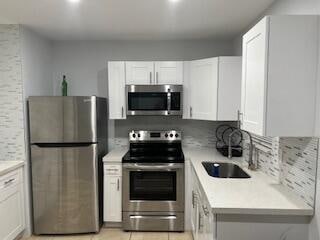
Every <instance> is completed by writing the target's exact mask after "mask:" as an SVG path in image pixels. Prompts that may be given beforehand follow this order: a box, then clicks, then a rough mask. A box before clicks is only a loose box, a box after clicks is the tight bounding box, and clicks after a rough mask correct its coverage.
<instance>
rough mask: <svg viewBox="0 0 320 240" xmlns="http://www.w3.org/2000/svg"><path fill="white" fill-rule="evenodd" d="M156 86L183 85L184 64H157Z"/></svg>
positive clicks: (155, 67) (166, 62)
mask: <svg viewBox="0 0 320 240" xmlns="http://www.w3.org/2000/svg"><path fill="white" fill-rule="evenodd" d="M154 69H155V81H154V83H155V84H182V82H183V62H168V61H163V62H155V63H154Z"/></svg>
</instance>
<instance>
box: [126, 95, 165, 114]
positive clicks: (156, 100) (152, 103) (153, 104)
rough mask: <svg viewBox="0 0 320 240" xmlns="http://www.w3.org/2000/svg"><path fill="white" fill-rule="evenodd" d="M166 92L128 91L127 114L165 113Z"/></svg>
mask: <svg viewBox="0 0 320 240" xmlns="http://www.w3.org/2000/svg"><path fill="white" fill-rule="evenodd" d="M168 102H169V101H168V94H167V93H166V92H133V93H131V92H129V93H128V111H127V114H128V115H159V114H160V115H167V114H168Z"/></svg>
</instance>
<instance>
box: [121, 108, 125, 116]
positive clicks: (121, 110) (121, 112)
mask: <svg viewBox="0 0 320 240" xmlns="http://www.w3.org/2000/svg"><path fill="white" fill-rule="evenodd" d="M123 112H124V111H123V107H121V117H122V118H123Z"/></svg>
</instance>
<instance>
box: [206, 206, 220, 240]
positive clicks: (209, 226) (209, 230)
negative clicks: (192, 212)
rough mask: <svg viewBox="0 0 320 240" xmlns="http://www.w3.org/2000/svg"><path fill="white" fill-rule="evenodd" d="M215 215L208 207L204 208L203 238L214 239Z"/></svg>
mask: <svg viewBox="0 0 320 240" xmlns="http://www.w3.org/2000/svg"><path fill="white" fill-rule="evenodd" d="M216 239H217V238H216V222H215V216H214V215H213V214H212V213H211V211H210V209H208V208H207V209H204V220H203V240H216Z"/></svg>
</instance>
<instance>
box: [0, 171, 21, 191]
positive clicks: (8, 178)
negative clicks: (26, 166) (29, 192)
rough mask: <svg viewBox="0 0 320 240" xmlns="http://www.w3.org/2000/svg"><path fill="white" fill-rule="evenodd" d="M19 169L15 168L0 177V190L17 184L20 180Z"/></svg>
mask: <svg viewBox="0 0 320 240" xmlns="http://www.w3.org/2000/svg"><path fill="white" fill-rule="evenodd" d="M20 173H21V172H20V170H19V169H18V170H15V171H12V172H10V173H7V174H6V175H4V176H1V177H0V191H1V192H2V191H4V190H6V189H7V188H9V187H13V186H16V185H18V184H19V183H20V182H21V174H20Z"/></svg>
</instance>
